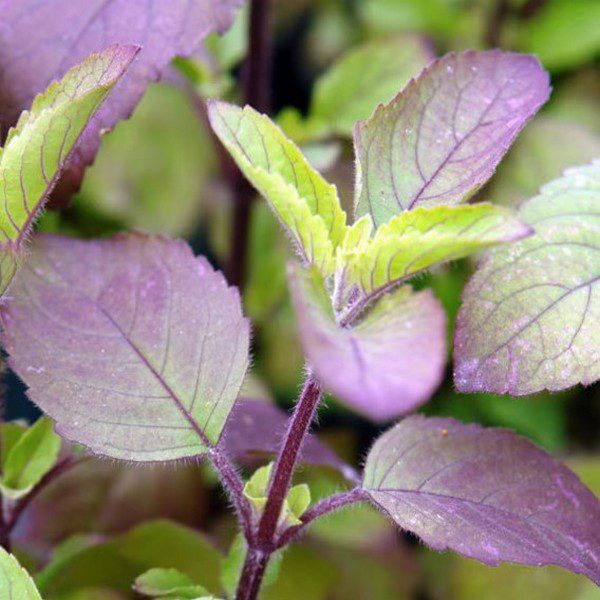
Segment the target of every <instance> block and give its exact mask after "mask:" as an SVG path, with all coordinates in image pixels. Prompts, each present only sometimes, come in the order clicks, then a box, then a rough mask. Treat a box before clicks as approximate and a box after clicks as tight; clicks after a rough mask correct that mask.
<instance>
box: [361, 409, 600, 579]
mask: <svg viewBox="0 0 600 600" xmlns="http://www.w3.org/2000/svg"><path fill="white" fill-rule="evenodd" d="M363 485H364V488H365V489H366V490H367V492H368V494H369V496H370V497H371V498H372V500H373V501H374V502H375V504H376V505H378V506H379V507H380V508H381V509H382V510H383V511H384V512H385V513H387V515H388V516H389V517H390V518H391V519H392V520H393V521H394V522H395V523H396V524H397V525H399V526H400V527H402V528H403V529H406V530H408V531H412V532H413V533H415V534H416V535H418V536H419V537H421V538H422V539H423V540H424V541H425V542H426V543H427V544H429V545H430V546H432V547H433V548H435V549H436V550H445V549H446V548H450V549H452V550H455V551H457V552H459V553H460V554H462V555H464V556H468V557H470V558H475V559H477V560H480V561H482V562H485V563H487V564H490V565H497V564H498V562H499V561H501V560H502V561H509V562H517V563H524V564H528V565H547V564H555V565H559V566H561V567H564V568H566V569H570V570H571V571H574V572H575V573H581V574H583V575H586V576H587V577H589V578H590V579H592V580H593V581H595V582H596V583H600V503H599V502H598V500H597V498H596V497H595V496H594V494H593V493H592V492H591V491H590V490H589V489H587V488H586V487H585V486H584V485H583V484H582V483H581V482H580V481H579V479H578V478H577V476H576V475H575V474H574V473H573V472H571V471H570V470H569V469H567V467H565V466H564V465H562V464H561V463H559V462H557V461H555V460H554V459H553V458H552V457H551V456H549V455H548V454H546V453H545V452H544V451H542V450H541V449H540V448H538V447H537V446H535V445H533V444H532V443H531V442H529V441H528V440H526V439H525V438H522V437H519V436H517V435H515V434H513V433H512V432H510V431H507V430H503V429H485V428H483V427H481V426H480V425H463V424H462V423H459V422H458V421H455V420H453V419H441V418H429V419H428V418H425V417H422V416H414V417H409V418H407V419H405V420H403V421H402V422H401V423H400V424H398V425H397V426H396V427H394V428H393V429H391V430H390V431H388V432H387V433H385V434H384V435H383V436H382V437H381V438H379V440H378V441H377V442H376V443H375V445H374V446H373V448H372V449H371V452H370V453H369V456H368V458H367V464H366V467H365V481H364V484H363Z"/></svg>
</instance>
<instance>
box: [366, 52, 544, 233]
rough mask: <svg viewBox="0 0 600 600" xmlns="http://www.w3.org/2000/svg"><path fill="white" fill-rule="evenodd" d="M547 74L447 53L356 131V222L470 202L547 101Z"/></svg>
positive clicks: (499, 59)
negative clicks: (437, 206) (368, 215)
mask: <svg viewBox="0 0 600 600" xmlns="http://www.w3.org/2000/svg"><path fill="white" fill-rule="evenodd" d="M548 94H549V85H548V75H547V73H546V72H545V71H544V70H543V69H542V67H541V66H540V64H539V62H538V61H537V60H536V59H535V58H533V57H531V56H526V55H522V54H514V53H510V52H502V51H500V50H490V51H486V52H474V51H472V50H468V51H466V52H462V53H460V54H448V55H446V56H444V57H443V58H441V59H439V60H437V61H436V62H434V63H432V64H431V65H430V66H428V67H427V68H426V69H425V70H424V71H423V72H422V73H421V75H419V77H417V78H416V79H415V80H413V81H411V83H409V84H408V85H407V86H406V88H405V89H404V90H402V92H400V93H399V94H398V95H397V96H396V97H395V98H394V99H393V100H391V101H390V102H389V103H388V104H386V105H381V106H379V107H378V108H377V110H376V111H375V113H374V114H373V116H372V117H371V118H370V119H369V120H368V121H365V122H359V123H358V124H357V126H356V128H355V134H354V145H355V152H356V157H357V174H356V190H355V201H356V215H357V217H360V216H362V215H364V214H370V215H371V217H372V218H373V222H374V223H375V224H376V225H380V224H381V223H385V222H386V221H389V219H391V218H392V217H393V216H394V215H396V214H398V213H400V212H402V211H405V210H410V209H412V208H415V207H417V206H436V205H444V204H458V203H460V202H462V201H464V200H466V199H468V198H469V197H470V196H471V195H473V194H474V193H475V192H476V191H477V190H478V189H479V188H480V187H481V186H482V185H483V184H484V183H485V182H486V181H487V180H488V179H489V178H490V177H491V175H492V174H493V172H494V169H495V168H496V165H497V164H498V162H499V161H500V159H501V158H502V156H503V155H504V154H505V152H506V150H507V149H508V147H509V146H510V144H511V143H512V141H513V140H514V138H515V137H516V135H517V134H518V132H519V131H520V130H521V129H522V127H523V126H524V125H525V123H526V122H527V121H528V119H529V118H531V116H533V115H534V114H535V112H536V111H537V110H538V108H539V107H540V106H541V105H542V104H543V103H544V102H545V101H546V100H547V99H548Z"/></svg>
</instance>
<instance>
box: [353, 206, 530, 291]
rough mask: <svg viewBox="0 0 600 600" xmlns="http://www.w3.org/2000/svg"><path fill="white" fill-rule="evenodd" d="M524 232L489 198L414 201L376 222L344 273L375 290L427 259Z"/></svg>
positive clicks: (450, 256) (396, 280) (409, 273)
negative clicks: (428, 205) (453, 203)
mask: <svg viewBox="0 0 600 600" xmlns="http://www.w3.org/2000/svg"><path fill="white" fill-rule="evenodd" d="M529 233H531V228H529V227H528V226H526V225H525V224H524V223H522V222H521V221H519V220H518V219H517V218H515V217H514V216H513V214H512V213H511V211H509V210H507V209H505V208H501V207H498V206H493V205H491V204H484V203H481V204H471V205H466V206H435V207H432V208H425V207H419V208H416V209H414V210H411V211H407V212H404V213H401V214H399V215H397V216H396V217H393V218H392V219H391V220H390V221H389V222H388V223H384V224H383V225H381V226H380V227H379V228H378V229H377V231H376V233H375V236H374V237H373V238H372V239H371V240H369V241H368V242H367V243H366V246H365V247H364V248H363V249H362V250H361V251H359V252H357V253H356V254H355V255H354V256H353V257H352V259H351V262H350V265H349V269H348V270H349V274H348V278H349V280H350V282H351V283H356V284H357V285H358V287H359V288H360V289H361V291H362V292H363V294H365V295H374V294H377V293H379V292H381V291H382V290H385V289H389V288H390V287H392V286H394V285H396V284H398V283H400V282H401V281H404V280H406V279H408V278H409V277H411V276H412V275H414V274H415V273H419V272H421V271H423V270H425V269H427V268H429V267H431V266H432V265H435V264H438V263H441V262H446V261H449V260H455V259H458V258H462V257H464V256H467V255H469V254H471V253H473V252H476V251H477V250H480V249H482V248H486V247H489V246H494V245H496V244H500V243H503V242H511V241H515V240H518V239H520V238H522V237H524V236H526V235H528V234H529Z"/></svg>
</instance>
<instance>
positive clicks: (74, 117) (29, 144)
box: [0, 45, 139, 249]
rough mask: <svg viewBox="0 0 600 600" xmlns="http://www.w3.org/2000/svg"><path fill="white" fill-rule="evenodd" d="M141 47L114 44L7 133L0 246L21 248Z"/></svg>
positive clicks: (1, 165) (0, 166) (1, 167)
mask: <svg viewBox="0 0 600 600" xmlns="http://www.w3.org/2000/svg"><path fill="white" fill-rule="evenodd" d="M138 50H139V48H136V47H133V46H118V45H114V46H110V47H108V48H107V49H106V50H104V51H102V52H99V53H96V54H92V55H90V57H89V58H87V59H86V60H85V61H83V62H82V63H81V64H79V65H77V66H75V67H73V68H72V69H70V70H69V71H68V72H67V73H66V74H65V76H64V77H63V79H62V80H61V81H58V82H54V83H52V84H50V86H49V87H48V88H47V89H46V91H45V92H44V93H43V94H40V95H39V96H37V98H36V99H35V100H34V102H33V105H32V107H31V110H30V111H26V112H24V113H22V114H21V117H20V118H19V121H18V123H17V125H16V126H15V127H14V128H13V129H11V130H10V131H9V132H8V136H7V140H6V144H5V146H4V148H3V150H2V153H1V154H0V197H2V199H3V206H2V208H1V209H0V236H1V242H0V247H2V248H3V249H6V248H7V247H9V246H11V245H14V246H19V245H20V243H21V241H22V240H23V238H24V236H25V235H26V234H27V232H28V231H29V229H30V227H31V224H32V223H33V221H34V220H35V218H36V216H37V215H38V213H39V211H40V209H41V207H42V205H43V203H44V201H45V200H46V198H47V196H48V194H49V192H50V191H51V190H52V187H53V186H54V183H55V181H56V179H57V176H58V175H59V174H60V171H61V169H62V167H63V166H64V165H65V162H66V161H67V160H68V157H69V152H70V151H71V149H72V148H73V146H74V145H75V143H76V142H77V140H78V139H79V136H80V135H81V134H82V133H83V130H84V129H85V127H86V125H87V124H88V123H89V121H90V119H91V118H92V117H93V115H94V113H95V112H96V110H97V109H98V107H99V106H100V104H101V103H102V101H103V100H104V99H105V98H106V96H107V95H108V93H109V92H110V91H111V89H112V88H113V87H114V85H115V84H116V83H117V81H118V80H119V78H120V77H121V75H122V74H123V73H124V71H125V69H126V68H127V67H128V66H129V64H130V63H131V61H132V60H133V58H134V57H135V55H136V54H137V52H138Z"/></svg>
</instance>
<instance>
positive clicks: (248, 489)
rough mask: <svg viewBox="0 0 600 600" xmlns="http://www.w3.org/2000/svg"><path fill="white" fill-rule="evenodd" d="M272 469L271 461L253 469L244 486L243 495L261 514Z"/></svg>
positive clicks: (265, 501)
mask: <svg viewBox="0 0 600 600" xmlns="http://www.w3.org/2000/svg"><path fill="white" fill-rule="evenodd" d="M272 470H273V463H272V462H271V463H269V464H268V465H265V466H264V467H260V468H259V469H257V470H256V471H254V473H253V474H252V477H250V479H249V480H248V481H247V482H246V485H245V486H244V496H246V498H248V500H250V502H251V503H252V505H253V506H254V507H255V508H256V510H257V511H258V513H259V514H262V510H263V508H264V507H265V504H266V503H267V492H268V490H269V481H270V479H271V471H272Z"/></svg>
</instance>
